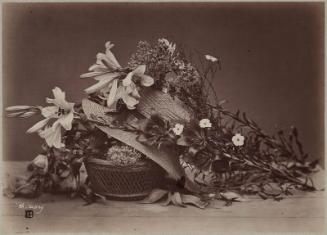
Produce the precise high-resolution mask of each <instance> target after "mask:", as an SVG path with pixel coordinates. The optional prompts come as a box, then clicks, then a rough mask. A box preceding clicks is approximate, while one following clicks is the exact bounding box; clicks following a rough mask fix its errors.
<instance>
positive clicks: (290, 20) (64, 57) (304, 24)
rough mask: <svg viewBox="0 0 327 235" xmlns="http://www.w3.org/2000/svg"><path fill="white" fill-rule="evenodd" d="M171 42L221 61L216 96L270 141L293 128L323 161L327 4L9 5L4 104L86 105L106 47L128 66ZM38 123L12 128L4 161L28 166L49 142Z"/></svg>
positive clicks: (13, 122) (10, 123)
mask: <svg viewBox="0 0 327 235" xmlns="http://www.w3.org/2000/svg"><path fill="white" fill-rule="evenodd" d="M161 37H167V38H169V39H172V40H174V41H176V42H182V43H184V44H186V45H187V46H188V47H189V48H194V49H197V50H198V51H200V52H201V53H203V54H211V55H214V56H219V57H220V58H221V60H222V71H220V72H218V74H217V78H216V80H215V87H216V90H217V92H218V96H219V98H220V99H227V100H228V103H227V104H226V105H225V106H226V107H227V108H229V109H230V110H232V111H235V110H236V109H237V108H240V109H241V110H242V111H245V112H247V114H248V116H249V117H251V118H253V119H254V120H256V121H257V122H258V123H259V124H260V125H261V126H262V127H263V128H264V129H265V130H266V131H267V132H269V133H271V134H273V133H275V130H276V129H275V128H276V127H278V128H284V129H287V128H289V126H291V125H295V126H297V127H298V129H299V130H300V136H301V139H302V140H303V143H304V147H305V150H306V151H307V152H309V153H310V155H311V156H312V157H313V158H319V159H323V150H324V149H323V146H324V140H323V136H324V125H323V120H324V119H323V113H324V112H323V111H324V99H323V91H324V64H323V62H324V61H323V58H324V5H323V3H255V4H254V3H252V4H246V3H243V4H239V3H237V4H232V3H228V4H226V3H215V4H195V3H193V4H190V3H188V4H158V3H157V4H132V3H125V4H108V3H107V4H62V3H61V4H59V3H57V4H50V3H47V4H40V3H33V4H32V3H29V4H26V3H24V4H22V3H18V4H17V3H16V4H14V3H7V4H3V88H4V90H3V101H4V102H3V105H4V107H6V106H9V105H18V104H30V105H33V104H38V105H45V97H47V96H48V97H52V93H51V89H52V88H53V87H55V86H59V87H60V88H62V89H63V90H65V91H66V96H67V99H68V100H69V101H73V102H78V101H80V100H81V98H82V97H83V96H84V94H83V89H84V88H86V87H88V86H89V85H91V84H93V83H94V80H92V79H90V80H79V75H80V74H82V73H84V72H86V71H87V69H88V67H89V66H90V65H91V64H92V63H94V61H95V55H96V53H97V52H102V51H103V50H104V43H105V42H106V41H108V40H110V41H112V42H113V43H114V44H115V45H116V46H115V47H114V49H113V51H114V53H115V55H116V57H117V58H118V60H119V62H120V63H121V64H122V65H124V64H126V62H127V60H128V58H129V56H130V55H131V54H132V53H133V52H134V50H135V47H136V44H137V42H138V41H139V40H148V41H152V42H153V41H154V40H156V39H158V38H161ZM38 120H40V117H33V118H31V119H26V120H17V119H4V137H3V139H4V159H5V160H30V159H33V158H34V157H35V156H36V155H37V154H38V152H39V151H40V149H41V148H40V145H41V143H42V140H40V138H39V137H38V136H37V134H34V135H33V134H32V135H28V134H25V131H26V130H27V129H28V128H29V127H30V126H32V125H33V124H34V123H35V122H37V121H38Z"/></svg>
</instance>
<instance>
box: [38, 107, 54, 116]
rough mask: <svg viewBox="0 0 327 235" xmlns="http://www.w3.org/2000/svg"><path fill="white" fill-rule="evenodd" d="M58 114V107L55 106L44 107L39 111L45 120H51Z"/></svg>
mask: <svg viewBox="0 0 327 235" xmlns="http://www.w3.org/2000/svg"><path fill="white" fill-rule="evenodd" d="M57 112H58V107H57V106H48V107H44V108H42V110H41V113H42V116H43V117H45V118H51V117H54V116H56V117H57V116H58V115H57Z"/></svg>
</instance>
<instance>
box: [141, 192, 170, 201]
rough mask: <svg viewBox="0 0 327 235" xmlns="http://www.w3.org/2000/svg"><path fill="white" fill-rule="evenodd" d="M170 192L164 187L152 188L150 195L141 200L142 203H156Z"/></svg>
mask: <svg viewBox="0 0 327 235" xmlns="http://www.w3.org/2000/svg"><path fill="white" fill-rule="evenodd" d="M167 194H168V191H167V190H163V189H154V190H152V192H151V193H150V194H149V196H147V197H146V198H144V199H143V200H142V201H140V203H144V204H150V203H154V202H157V201H159V200H160V199H162V198H163V197H164V196H166V195H167Z"/></svg>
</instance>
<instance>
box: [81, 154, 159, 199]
mask: <svg viewBox="0 0 327 235" xmlns="http://www.w3.org/2000/svg"><path fill="white" fill-rule="evenodd" d="M85 166H86V170H87V173H88V176H89V179H90V182H91V187H92V189H93V190H94V191H95V192H97V193H99V194H101V195H104V196H107V197H108V198H110V199H115V200H126V201H131V200H140V199H143V198H144V197H146V196H147V195H148V194H149V193H150V192H151V190H152V189H154V188H156V187H159V186H160V184H161V183H162V181H163V177H164V171H163V170H162V169H161V168H160V167H159V166H158V165H157V164H155V163H154V162H152V161H151V160H145V162H144V164H143V165H135V166H133V165H132V166H113V165H111V163H110V162H108V161H106V160H102V159H97V158H91V159H88V160H87V161H86V163H85Z"/></svg>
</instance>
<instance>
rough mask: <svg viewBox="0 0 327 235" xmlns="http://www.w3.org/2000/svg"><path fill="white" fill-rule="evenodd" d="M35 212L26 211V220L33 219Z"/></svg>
mask: <svg viewBox="0 0 327 235" xmlns="http://www.w3.org/2000/svg"><path fill="white" fill-rule="evenodd" d="M33 216H34V211H33V210H25V218H29V219H30V218H33Z"/></svg>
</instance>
